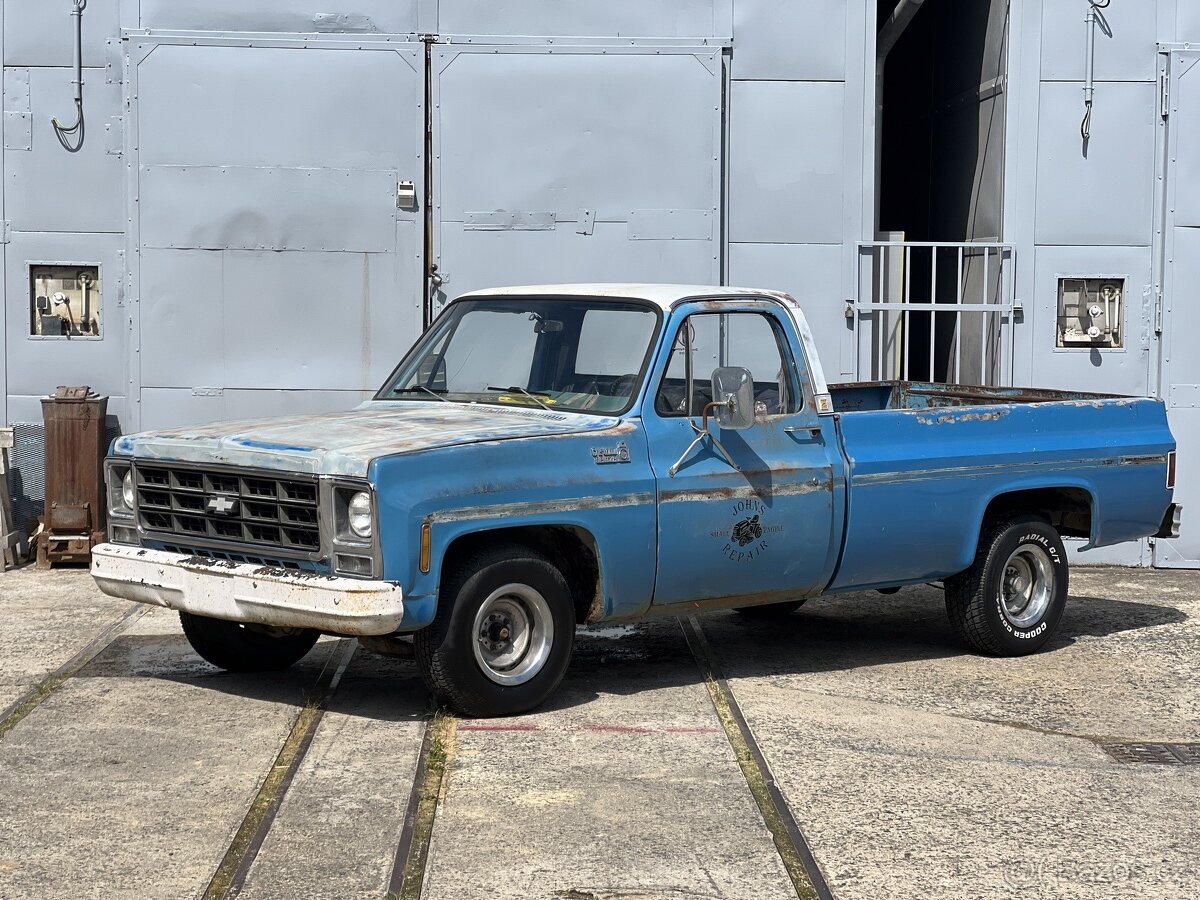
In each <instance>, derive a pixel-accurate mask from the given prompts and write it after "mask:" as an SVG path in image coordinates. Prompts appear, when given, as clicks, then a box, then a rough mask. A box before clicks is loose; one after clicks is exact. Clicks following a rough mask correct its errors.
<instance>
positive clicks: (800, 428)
mask: <svg viewBox="0 0 1200 900" xmlns="http://www.w3.org/2000/svg"><path fill="white" fill-rule="evenodd" d="M783 430H784V432H785V433H786V434H806V435H808V436H809V437H813V438H819V437H820V436H821V426H820V425H788V426H786V427H785V428H784V429H783Z"/></svg>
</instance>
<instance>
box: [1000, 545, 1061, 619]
mask: <svg viewBox="0 0 1200 900" xmlns="http://www.w3.org/2000/svg"><path fill="white" fill-rule="evenodd" d="M1053 597H1054V564H1053V563H1052V562H1051V561H1050V554H1049V553H1047V552H1046V550H1045V548H1044V547H1042V546H1041V545H1040V544H1022V545H1021V546H1020V547H1018V548H1017V549H1016V550H1014V551H1013V552H1012V555H1011V556H1009V558H1008V562H1006V563H1005V564H1004V571H1003V572H1002V573H1001V576H1000V609H1001V611H1002V612H1003V613H1004V618H1006V619H1008V621H1009V623H1010V624H1011V625H1012V626H1013V627H1014V628H1028V627H1029V626H1030V625H1033V624H1035V623H1036V622H1038V621H1039V620H1040V619H1041V618H1042V616H1044V615H1045V614H1046V610H1047V608H1048V607H1049V606H1050V601H1051V599H1052V598H1053Z"/></svg>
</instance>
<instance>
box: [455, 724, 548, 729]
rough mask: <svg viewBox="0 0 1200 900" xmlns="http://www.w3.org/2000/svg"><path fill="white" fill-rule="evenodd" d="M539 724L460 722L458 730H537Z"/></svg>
mask: <svg viewBox="0 0 1200 900" xmlns="http://www.w3.org/2000/svg"><path fill="white" fill-rule="evenodd" d="M540 727H541V726H539V725H534V724H532V723H529V724H524V725H484V724H478V723H476V724H472V723H470V722H460V723H459V725H458V730H459V731H538V730H539V729H540Z"/></svg>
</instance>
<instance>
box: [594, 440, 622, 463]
mask: <svg viewBox="0 0 1200 900" xmlns="http://www.w3.org/2000/svg"><path fill="white" fill-rule="evenodd" d="M592 461H593V462H595V463H596V465H598V466H608V465H612V464H613V463H627V462H629V447H628V446H626V444H625V442H624V441H621V442H620V443H618V444H617V446H615V447H593V448H592Z"/></svg>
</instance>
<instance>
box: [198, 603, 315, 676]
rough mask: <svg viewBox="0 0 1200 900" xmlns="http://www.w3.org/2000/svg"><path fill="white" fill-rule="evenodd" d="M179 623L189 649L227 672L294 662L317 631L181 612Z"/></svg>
mask: <svg viewBox="0 0 1200 900" xmlns="http://www.w3.org/2000/svg"><path fill="white" fill-rule="evenodd" d="M179 621H180V624H182V625H183V633H184V634H185V635H186V636H187V639H188V643H190V644H191V645H192V649H193V650H195V651H196V652H197V653H199V654H200V655H201V656H202V657H204V658H205V659H206V660H208V661H209V662H210V663H212V664H213V665H214V666H216V667H217V668H218V669H225V670H226V671H229V672H273V671H277V670H279V669H286V668H287V667H288V666H290V665H291V664H292V663H295V662H298V661H299V660H300V658H301V657H302V656H304V654H306V653H308V651H309V650H311V649H312V648H313V644H315V643H316V642H317V638H319V637H320V636H321V635H320V633H318V632H316V631H313V630H312V629H309V628H272V627H270V626H268V625H247V624H243V623H242V622H229V621H226V620H225V619H213V618H210V617H208V616H197V615H193V614H192V613H186V612H181V613H180V614H179Z"/></svg>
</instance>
